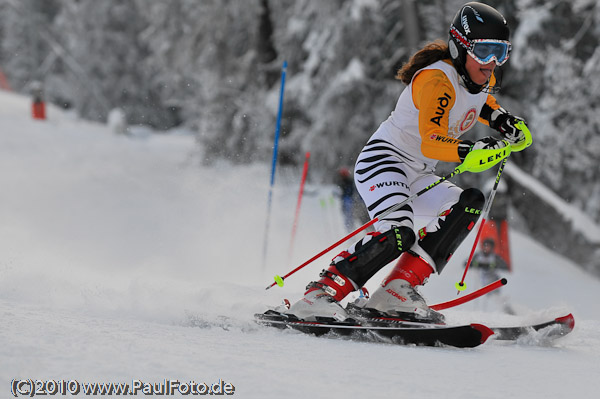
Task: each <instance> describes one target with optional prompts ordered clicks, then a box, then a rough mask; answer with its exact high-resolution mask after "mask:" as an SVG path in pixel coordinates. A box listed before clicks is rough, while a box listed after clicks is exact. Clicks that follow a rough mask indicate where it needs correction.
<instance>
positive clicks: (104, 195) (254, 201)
mask: <svg viewBox="0 0 600 399" xmlns="http://www.w3.org/2000/svg"><path fill="white" fill-rule="evenodd" d="M29 115H30V103H29V99H27V98H25V97H20V96H17V95H14V94H10V93H6V92H0V121H1V126H2V130H1V132H0V187H1V188H2V194H1V195H0V249H1V251H0V314H1V316H0V317H1V323H0V343H1V345H0V397H10V396H9V395H11V393H10V389H11V381H12V380H13V379H32V380H47V379H54V380H77V381H79V382H81V383H83V382H122V383H131V382H132V381H133V380H141V381H143V382H145V383H159V382H162V381H164V380H165V379H176V380H179V381H181V382H189V381H191V380H193V381H195V382H196V383H201V382H206V383H208V384H211V383H213V382H217V381H219V379H221V380H224V381H225V382H228V383H230V384H232V385H233V386H234V387H235V392H234V396H236V397H240V398H305V397H315V398H353V397H354V398H357V397H368V398H383V397H397V398H426V399H428V398H431V399H439V398H440V397H443V398H459V397H464V398H467V397H469V398H545V399H549V398H565V397H570V398H592V397H597V394H598V392H600V382H599V380H598V375H599V372H600V311H599V308H598V302H599V299H600V282H599V281H598V280H597V279H595V278H594V277H592V276H590V275H587V274H585V273H584V272H582V271H581V270H580V269H579V268H577V267H576V266H575V265H573V264H572V263H570V262H569V261H568V260H567V259H564V258H562V257H560V256H557V255H556V254H554V253H552V252H550V251H549V250H547V249H545V248H544V247H542V246H541V245H539V244H538V243H536V242H535V240H534V239H532V238H531V237H528V236H527V235H523V234H520V233H518V232H516V231H514V230H513V231H511V250H512V255H513V264H514V272H512V273H510V274H508V275H507V276H506V277H507V278H508V280H509V284H508V285H507V286H506V287H504V288H503V289H502V298H503V300H505V301H508V303H510V305H511V306H512V307H513V309H514V310H516V311H517V313H518V314H517V315H516V316H510V315H507V314H504V313H503V312H502V307H501V306H499V305H498V304H496V303H494V301H492V300H491V299H487V300H486V299H481V300H478V301H476V302H473V303H471V304H466V305H464V306H462V307H458V308H455V309H450V310H448V311H446V315H447V319H448V321H449V322H451V323H459V322H483V323H486V324H488V325H503V324H513V323H517V322H529V321H536V320H539V319H541V318H542V317H541V316H548V317H554V316H561V315H563V314H566V313H567V312H572V313H573V314H574V315H575V317H576V320H577V322H576V328H575V331H574V332H573V333H572V334H570V335H569V336H567V337H565V338H562V339H560V340H557V341H554V342H548V341H546V340H544V339H543V337H541V336H533V337H531V338H529V339H526V340H522V341H520V342H516V343H502V342H499V341H494V340H491V341H490V342H488V343H486V344H485V345H483V346H480V347H478V348H474V349H467V350H462V349H453V348H423V347H411V346H405V347H403V346H397V345H389V344H375V343H365V342H353V341H346V340H338V339H332V338H315V337H311V336H305V335H302V334H299V333H294V332H281V331H277V330H272V329H268V328H266V327H259V326H257V325H256V324H255V323H254V322H253V314H254V313H256V312H262V311H264V310H265V309H266V308H267V307H268V306H273V305H276V304H278V303H279V302H280V301H281V300H282V298H284V297H287V298H290V299H291V300H295V299H297V298H298V297H299V296H300V295H301V293H302V290H303V287H304V286H305V285H306V283H307V282H308V281H310V280H311V279H314V278H315V277H316V276H317V274H318V272H319V271H320V269H321V268H323V267H324V266H325V265H326V264H327V263H328V259H331V258H332V257H333V256H334V255H335V253H331V254H327V255H326V256H324V257H323V259H321V260H319V261H316V262H315V263H314V264H312V265H310V266H308V267H306V268H305V269H303V270H302V271H300V272H298V273H297V274H296V275H294V276H293V277H290V278H289V279H288V280H287V281H286V286H285V287H284V288H279V287H275V288H273V289H271V290H268V291H265V289H264V288H265V287H266V286H267V285H268V284H270V283H271V281H272V276H273V275H274V274H282V275H283V274H285V273H286V272H287V271H289V270H291V269H292V268H294V267H295V266H297V265H299V264H300V263H302V262H303V261H304V260H306V259H308V258H309V257H311V256H312V255H313V254H315V253H316V252H318V251H320V250H322V249H323V248H325V247H327V246H328V245H330V244H331V243H333V242H335V241H336V240H337V239H338V238H340V237H341V236H342V235H343V234H344V231H343V229H342V228H341V216H340V214H339V211H338V207H337V205H336V204H335V200H333V198H334V197H332V188H331V187H327V186H316V185H310V184H309V185H308V187H307V189H306V195H305V197H304V199H303V202H302V208H301V212H300V216H299V224H298V230H297V234H296V237H295V239H294V240H293V242H292V239H291V231H292V228H291V226H292V223H293V219H294V210H295V206H296V201H297V194H298V186H299V176H300V173H301V171H300V170H297V171H296V170H288V171H284V170H281V171H278V175H277V179H276V186H275V190H274V193H273V206H272V210H271V223H270V227H269V234H268V237H269V240H268V248H267V249H268V256H267V259H266V260H267V261H266V263H265V264H263V256H262V253H263V242H264V241H263V237H264V234H265V225H266V223H265V219H266V215H267V194H268V191H269V173H270V167H269V166H268V165H267V164H256V165H250V166H232V165H231V164H230V163H228V162H225V161H223V162H221V163H217V164H215V165H211V166H210V167H206V166H203V165H202V163H201V162H200V159H201V158H202V151H201V150H199V149H198V147H197V145H196V144H195V142H194V140H193V138H192V136H191V135H189V134H185V133H184V132H172V133H170V134H149V133H147V132H144V131H143V130H140V129H138V130H136V131H134V132H132V134H131V135H129V136H123V135H116V134H114V133H112V132H111V130H110V129H109V128H108V127H107V126H104V125H99V124H91V123H89V122H85V121H81V120H78V119H77V118H76V117H74V116H73V115H71V114H68V113H63V112H62V111H59V110H58V109H55V108H52V107H50V109H49V110H48V115H49V119H48V120H46V121H34V120H32V119H31V118H30V117H29ZM472 241H473V237H469V238H468V240H467V242H466V243H465V244H464V245H463V246H462V247H461V249H460V251H458V253H457V254H456V255H455V256H454V258H453V260H452V262H451V264H449V265H448V266H447V267H446V269H445V270H444V274H443V275H442V276H437V277H433V278H432V279H431V280H432V281H430V283H429V284H428V285H427V286H425V287H424V288H423V291H422V292H423V293H424V295H425V296H426V297H427V298H428V299H429V300H430V302H432V303H437V302H442V301H445V300H448V299H451V298H455V297H456V291H455V289H454V283H455V282H456V281H458V280H459V279H460V276H461V275H462V264H463V263H464V261H465V259H466V257H467V255H468V252H469V249H470V243H472ZM341 249H343V248H339V249H338V251H339V250H341ZM381 277H382V276H381V275H378V276H376V277H375V278H374V279H373V280H372V281H371V282H369V285H368V286H367V287H368V288H369V289H370V290H371V291H373V290H374V289H375V287H376V285H377V283H378V282H379V280H380V279H381ZM477 277H478V276H477V273H476V272H475V271H473V272H472V273H471V272H470V274H469V277H468V279H467V284H468V287H469V288H468V290H467V291H471V290H472V289H475V288H477V287H478V286H479V285H480V284H479V280H478V278H477ZM80 395H82V396H83V393H80ZM138 396H143V394H142V393H141V392H140V393H138ZM97 397H101V396H97Z"/></svg>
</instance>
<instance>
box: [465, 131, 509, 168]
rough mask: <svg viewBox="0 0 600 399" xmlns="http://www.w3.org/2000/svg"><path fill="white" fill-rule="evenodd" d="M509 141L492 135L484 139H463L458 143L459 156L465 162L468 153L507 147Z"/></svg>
mask: <svg viewBox="0 0 600 399" xmlns="http://www.w3.org/2000/svg"><path fill="white" fill-rule="evenodd" d="M507 145H509V144H508V142H507V141H504V140H499V139H497V138H494V137H492V136H487V137H484V138H482V139H479V140H477V141H476V142H472V141H469V140H463V141H462V142H460V143H459V144H458V157H459V158H460V161H461V162H463V161H464V160H465V157H466V156H467V154H468V153H470V152H471V151H475V150H497V149H499V148H503V147H506V146H507Z"/></svg>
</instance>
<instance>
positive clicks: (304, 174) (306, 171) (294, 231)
mask: <svg viewBox="0 0 600 399" xmlns="http://www.w3.org/2000/svg"><path fill="white" fill-rule="evenodd" d="M309 158H310V152H308V151H307V152H306V158H305V159H304V168H303V169H302V179H301V180H300V191H299V192H298V203H297V204H296V214H295V215H294V224H293V225H292V237H291V239H290V250H289V251H288V258H291V257H292V252H293V251H294V241H295V239H296V230H297V228H298V217H299V216H300V205H301V204H302V197H303V195H304V183H306V175H307V174H308V160H309Z"/></svg>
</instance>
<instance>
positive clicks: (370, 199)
mask: <svg viewBox="0 0 600 399" xmlns="http://www.w3.org/2000/svg"><path fill="white" fill-rule="evenodd" d="M510 51H511V44H510V42H509V29H508V26H507V23H506V20H505V19H504V17H503V16H502V15H501V14H500V13H499V12H498V11H497V10H495V9H494V8H492V7H490V6H487V5H485V4H482V3H476V2H472V3H467V4H465V5H464V6H463V7H461V9H460V10H459V11H458V13H457V14H456V16H455V17H454V20H453V22H452V24H451V25H450V32H449V40H448V43H447V44H446V43H444V42H442V41H438V42H433V43H429V44H428V45H426V46H425V47H424V48H422V49H421V50H419V51H418V52H417V53H415V54H414V55H413V56H412V57H411V59H410V60H409V61H408V63H406V64H405V65H404V66H403V67H402V68H401V69H400V70H399V71H398V74H397V78H398V79H400V80H402V82H404V83H405V84H407V87H406V88H405V89H404V91H403V92H402V94H401V95H400V98H399V99H398V102H397V104H396V108H395V109H394V110H393V111H392V113H391V115H390V116H389V118H388V119H387V120H386V121H384V122H383V123H382V124H381V125H380V126H379V128H378V129H377V131H376V132H375V133H374V134H373V135H372V136H371V138H370V139H369V141H368V142H367V144H366V145H365V147H364V148H363V150H362V152H361V153H360V154H359V156H358V158H357V162H356V165H355V172H354V181H355V184H356V187H357V189H358V191H359V193H360V195H361V197H362V199H363V201H364V203H365V205H366V207H367V210H368V212H369V215H370V216H371V218H376V217H378V215H380V214H382V213H383V212H385V211H386V210H387V209H389V208H390V207H392V206H393V205H395V204H398V203H400V202H401V201H403V200H404V199H406V198H408V197H409V196H411V195H412V194H414V193H416V192H418V191H420V190H421V189H423V188H425V187H427V186H429V185H430V184H432V183H433V182H435V181H437V180H439V179H440V178H439V176H436V175H435V174H434V169H435V166H436V164H437V163H438V161H444V162H462V161H463V160H464V159H465V157H466V156H467V154H469V153H470V152H472V151H479V150H486V149H500V148H503V147H505V146H509V145H511V144H516V143H520V142H522V141H523V140H524V139H525V137H524V134H523V132H522V131H521V130H520V129H519V128H518V127H517V123H518V122H519V121H523V119H521V118H518V117H515V116H513V115H511V114H510V113H508V112H507V111H506V110H504V109H503V108H502V107H500V106H499V105H498V104H497V102H496V100H495V98H494V97H493V96H492V95H491V94H490V93H495V92H496V91H497V90H498V89H499V86H498V85H497V82H496V79H495V76H494V69H495V67H496V66H500V65H503V64H504V63H505V62H506V61H507V60H508V57H509V54H510ZM477 120H478V121H479V122H481V123H484V124H486V125H488V126H489V127H491V128H493V129H495V130H497V131H498V132H500V135H501V136H502V138H503V140H502V139H496V138H494V137H491V136H488V137H485V138H483V139H480V140H477V141H475V142H472V141H467V140H460V139H459V137H461V136H462V135H463V134H464V133H465V132H466V131H468V130H469V129H471V128H472V127H473V125H474V124H475V122H476V121H477ZM484 202H485V197H484V195H483V194H482V193H481V191H479V190H478V189H476V188H469V189H466V190H464V191H463V190H462V189H461V188H459V187H457V186H456V185H454V184H452V183H450V182H448V181H445V182H443V183H442V184H440V185H439V186H438V187H436V188H435V189H432V190H431V191H427V192H426V193H425V194H423V195H421V196H420V197H418V198H417V199H415V200H414V201H413V202H411V203H409V204H408V205H406V206H404V207H402V208H400V209H398V210H396V211H394V212H392V213H390V214H389V215H387V216H385V217H384V218H383V219H381V220H379V221H378V222H377V223H376V224H375V229H376V231H375V232H374V233H370V234H368V235H366V236H365V237H364V238H363V239H362V240H360V241H358V242H357V243H355V244H354V245H353V246H351V247H350V248H349V249H347V250H346V251H344V252H342V253H341V254H339V255H338V256H337V257H335V258H334V259H333V261H332V263H331V265H330V266H329V268H328V269H327V270H323V272H322V273H321V275H320V277H321V278H320V279H319V280H318V281H313V282H311V283H310V284H309V285H308V287H307V291H306V293H305V294H304V297H303V298H301V299H300V300H299V301H297V302H296V303H294V304H293V305H292V306H291V307H290V308H289V309H288V310H285V312H286V313H290V314H293V315H295V316H297V317H299V318H301V319H305V320H314V319H315V318H316V317H325V318H335V319H338V320H343V319H345V318H347V317H349V315H348V313H347V309H345V308H343V307H342V306H341V305H340V303H339V302H340V301H341V300H342V299H343V298H344V297H346V296H347V295H348V294H349V293H350V292H352V291H354V290H357V289H359V288H361V287H362V286H363V285H364V284H365V283H366V282H367V281H368V280H369V279H370V278H371V277H373V275H375V273H377V272H378V271H379V270H381V269H382V268H383V267H384V266H386V265H387V264H388V263H389V262H391V261H393V260H395V259H396V258H398V257H400V259H398V262H397V264H396V265H395V267H394V268H393V270H392V271H391V272H390V274H389V275H388V276H387V277H386V278H385V279H384V280H383V282H382V284H381V286H379V288H378V289H377V290H376V291H375V292H374V293H373V294H372V295H371V297H370V298H369V300H368V301H367V302H366V305H365V307H364V310H365V311H368V312H369V313H370V314H373V313H375V314H378V315H381V316H384V317H385V316H387V317H403V318H409V319H413V320H430V321H435V322H440V321H442V320H443V316H442V315H440V314H439V313H437V312H435V311H433V310H432V309H430V308H429V306H427V304H426V302H425V300H424V299H423V297H422V296H421V295H420V294H419V293H418V292H417V290H416V289H415V287H416V286H419V285H423V284H425V283H426V281H427V279H428V277H429V275H430V274H431V273H433V272H437V273H440V272H441V271H442V270H443V269H444V267H445V266H446V264H447V262H448V260H449V259H450V257H451V256H452V253H453V252H454V251H455V250H456V248H457V247H458V246H459V245H460V243H461V242H462V241H463V240H464V238H465V237H466V236H467V234H468V233H469V232H470V230H471V229H472V228H473V226H474V225H475V223H476V222H477V219H478V218H479V215H480V213H481V210H482V208H483V205H484ZM415 215H417V216H424V217H429V218H430V220H431V221H430V223H429V224H427V225H426V226H425V227H423V228H421V229H420V230H419V231H418V236H417V235H416V234H415V231H414V224H413V219H414V216H415Z"/></svg>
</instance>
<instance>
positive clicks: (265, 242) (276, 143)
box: [263, 61, 287, 269]
mask: <svg viewBox="0 0 600 399" xmlns="http://www.w3.org/2000/svg"><path fill="white" fill-rule="evenodd" d="M286 72H287V61H283V66H282V67H281V89H280V91H279V111H278V112H277V125H276V126H275V141H274V144H273V161H272V163H271V184H270V186H269V196H268V198H267V219H266V222H265V236H264V239H263V269H264V268H265V266H266V263H267V248H268V241H269V225H270V223H271V202H272V200H273V185H274V184H275V169H276V167H277V150H278V148H279V133H280V130H281V114H282V113H283V93H284V90H285V74H286Z"/></svg>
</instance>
